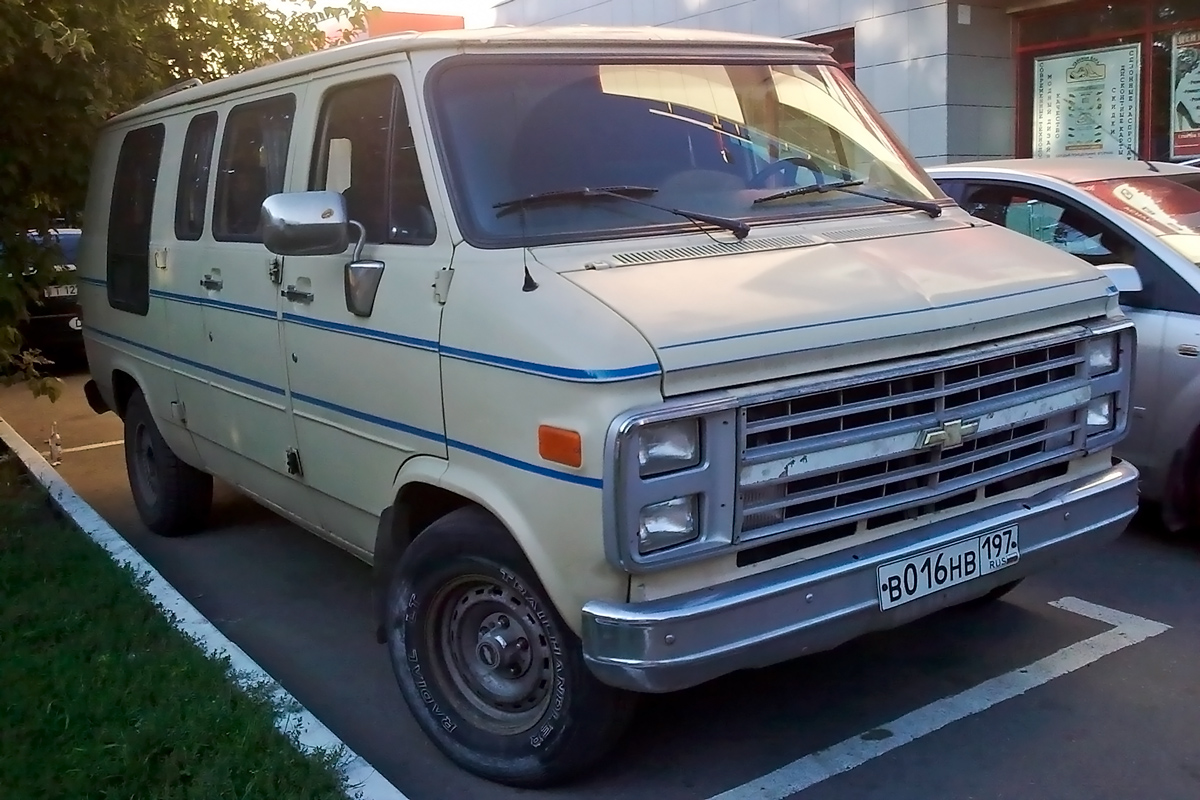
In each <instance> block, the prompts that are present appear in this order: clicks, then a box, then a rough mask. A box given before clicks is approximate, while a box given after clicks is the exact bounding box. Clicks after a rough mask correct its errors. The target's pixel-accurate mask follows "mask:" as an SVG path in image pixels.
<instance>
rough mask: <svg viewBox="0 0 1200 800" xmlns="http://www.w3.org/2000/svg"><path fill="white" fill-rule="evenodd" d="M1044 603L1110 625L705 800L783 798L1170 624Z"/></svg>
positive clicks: (1082, 603) (1082, 604)
mask: <svg viewBox="0 0 1200 800" xmlns="http://www.w3.org/2000/svg"><path fill="white" fill-rule="evenodd" d="M1050 605H1052V606H1054V607H1055V608H1061V609H1062V610H1064V611H1070V612H1072V613H1074V614H1080V615H1082V616H1085V617H1090V618H1091V619H1095V620H1099V621H1100V622H1106V623H1108V624H1109V625H1114V626H1115V627H1114V628H1113V629H1112V630H1108V631H1104V632H1103V633H1099V634H1097V635H1095V636H1093V637H1091V638H1089V639H1084V640H1083V641H1082V642H1076V643H1075V644H1072V645H1069V646H1067V647H1064V648H1063V649H1062V650H1059V651H1058V652H1057V653H1053V654H1051V655H1048V656H1046V657H1045V658H1042V659H1039V660H1037V661H1035V662H1033V663H1032V664H1030V665H1029V666H1027V667H1020V668H1019V669H1014V670H1013V671H1012V672H1008V673H1005V674H1004V675H1000V676H999V677H996V678H992V679H991V680H987V681H984V682H983V683H981V684H979V685H978V686H974V687H972V688H970V689H967V690H966V691H964V692H960V693H959V694H956V695H953V696H951V697H945V698H942V699H941V700H936V701H934V702H932V703H930V704H929V705H927V706H925V707H923V708H918V709H917V710H916V711H912V712H910V713H908V714H905V715H904V716H902V717H900V718H899V719H896V720H893V721H892V722H889V723H887V724H885V725H883V726H881V728H879V729H877V730H878V731H879V733H881V734H882V733H884V732H886V734H888V735H887V736H886V738H875V736H872V737H871V738H869V739H868V738H865V735H860V736H855V737H853V738H851V739H847V740H845V741H844V742H840V743H838V744H835V745H833V746H832V747H829V748H827V749H825V750H820V751H818V752H816V753H812V754H811V755H807V756H805V757H804V758H801V759H799V760H798V761H793V762H792V763H791V764H788V765H787V766H784V767H780V768H779V769H777V770H775V771H774V772H772V773H770V774H767V775H764V776H763V777H761V778H757V779H755V780H752V781H750V782H748V783H744V784H742V785H741V786H738V787H736V788H734V789H730V790H729V791H727V792H722V793H721V794H719V795H716V796H715V797H712V798H710V800H783V798H785V797H790V796H791V795H793V794H796V793H797V792H801V791H804V790H805V789H807V788H808V787H810V786H815V785H816V784H818V783H820V782H821V781H824V780H827V779H829V778H832V777H833V776H834V775H839V774H841V773H843V772H848V771H850V770H852V769H854V768H855V767H859V766H862V765H863V764H865V763H867V762H868V761H870V760H871V759H873V758H878V757H879V756H881V755H883V754H884V753H887V752H890V751H892V750H895V749H896V748H897V747H901V746H903V745H906V744H908V743H909V742H912V741H914V740H916V739H919V738H921V737H922V736H925V735H927V734H930V733H933V732H934V731H936V730H939V729H941V728H944V727H945V726H947V725H949V724H950V723H952V722H957V721H958V720H960V719H963V718H965V717H969V716H971V715H972V714H978V713H979V712H981V711H985V710H987V709H989V708H991V707H992V706H994V705H996V704H997V703H1002V702H1004V701H1005V700H1011V699H1012V698H1014V697H1018V696H1020V695H1022V694H1024V693H1025V692H1028V691H1029V690H1030V689H1033V688H1036V687H1038V686H1041V685H1042V684H1044V683H1048V682H1049V681H1052V680H1054V679H1055V678H1058V677H1061V676H1063V675H1066V674H1068V673H1071V672H1074V671H1075V670H1077V669H1080V668H1082V667H1086V666H1087V665H1088V664H1091V663H1092V662H1094V661H1097V660H1099V659H1101V658H1103V657H1104V656H1107V655H1111V654H1112V653H1115V652H1117V651H1118V650H1122V649H1124V648H1126V647H1129V646H1130V645H1133V644H1137V643H1138V642H1141V641H1144V640H1146V639H1149V638H1150V637H1152V636H1158V635H1159V634H1160V633H1163V632H1164V631H1167V630H1170V628H1171V626H1170V625H1164V624H1162V623H1161V622H1155V621H1154V620H1149V619H1143V618H1142V617H1138V616H1134V615H1133V614H1126V613H1125V612H1123V611H1117V610H1115V609H1111V608H1105V607H1104V606H1098V605H1095V604H1094V603H1089V602H1087V601H1086V600H1080V599H1078V598H1075V597H1064V598H1062V599H1061V600H1056V601H1054V602H1053V603H1051V604H1050ZM872 733H873V734H874V733H875V731H872Z"/></svg>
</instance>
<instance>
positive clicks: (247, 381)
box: [85, 325, 287, 397]
mask: <svg viewBox="0 0 1200 800" xmlns="http://www.w3.org/2000/svg"><path fill="white" fill-rule="evenodd" d="M85 327H86V329H87V330H88V331H90V332H92V333H95V334H97V335H99V336H103V337H105V338H107V339H112V340H113V341H117V342H121V343H122V344H127V345H129V346H130V347H137V348H139V349H141V350H146V351H147V352H150V353H154V354H155V355H156V356H160V357H162V358H165V359H167V360H168V361H176V362H178V363H180V364H186V365H188V366H189V367H194V368H195V369H199V370H203V371H205V372H211V373H212V374H213V375H220V376H221V377H222V378H228V379H229V380H231V381H236V382H237V383H241V384H244V385H246V386H253V387H254V388H255V389H261V390H263V391H264V392H268V393H269V394H274V395H279V396H281V397H282V396H284V395H286V394H287V393H286V392H285V391H284V390H283V389H282V388H281V387H279V386H272V385H271V384H269V383H263V382H262V381H256V380H254V379H253V378H247V377H245V376H242V375H237V374H235V373H233V372H227V371H225V370H223V369H218V368H216V367H211V366H209V365H208V364H201V363H200V362H199V361H193V360H191V359H190V358H184V357H183V356H177V355H175V354H174V353H168V352H167V351H166V350H159V349H158V348H157V347H151V346H149V345H146V344H142V343H141V342H135V341H133V340H132V339H126V338H125V337H124V336H117V335H116V334H115V333H108V332H107V331H102V330H100V329H99V328H97V327H95V326H94V325H86V326H85Z"/></svg>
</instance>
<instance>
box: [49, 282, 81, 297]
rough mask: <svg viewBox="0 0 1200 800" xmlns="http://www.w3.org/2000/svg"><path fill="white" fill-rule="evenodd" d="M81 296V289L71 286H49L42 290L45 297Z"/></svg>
mask: <svg viewBox="0 0 1200 800" xmlns="http://www.w3.org/2000/svg"><path fill="white" fill-rule="evenodd" d="M78 294H79V287H78V286H75V285H70V286H47V287H46V288H45V289H43V290H42V296H43V297H75V296H76V295H78Z"/></svg>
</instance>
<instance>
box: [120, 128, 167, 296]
mask: <svg viewBox="0 0 1200 800" xmlns="http://www.w3.org/2000/svg"><path fill="white" fill-rule="evenodd" d="M163 134H164V128H163V126H162V124H161V123H160V124H157V125H149V126H147V127H145V128H138V129H137V130H132V131H130V132H129V133H127V134H125V140H124V141H123V142H121V152H120V153H119V154H118V156H117V174H116V177H115V179H114V180H113V190H112V201H111V202H110V203H109V211H108V253H107V269H106V272H107V278H108V304H109V305H110V306H112V307H113V308H116V309H120V310H121V311H128V312H130V313H132V314H141V315H142V316H145V315H146V313H147V312H149V310H150V223H151V219H152V217H153V215H154V190H155V188H156V187H157V185H158V167H159V162H160V161H161V159H162V146H163Z"/></svg>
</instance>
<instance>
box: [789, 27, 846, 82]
mask: <svg viewBox="0 0 1200 800" xmlns="http://www.w3.org/2000/svg"><path fill="white" fill-rule="evenodd" d="M801 38H802V39H804V41H806V42H812V43H813V44H823V45H825V46H826V47H832V48H833V52H832V53H831V54H830V55H832V56H833V57H834V58H835V59H837V62H838V64H840V65H841V67H842V69H843V70H845V71H846V74H847V75H849V76H850V80H854V28H846V29H844V30H840V31H833V32H832V33H821V34H817V35H815V36H803V37H801Z"/></svg>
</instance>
